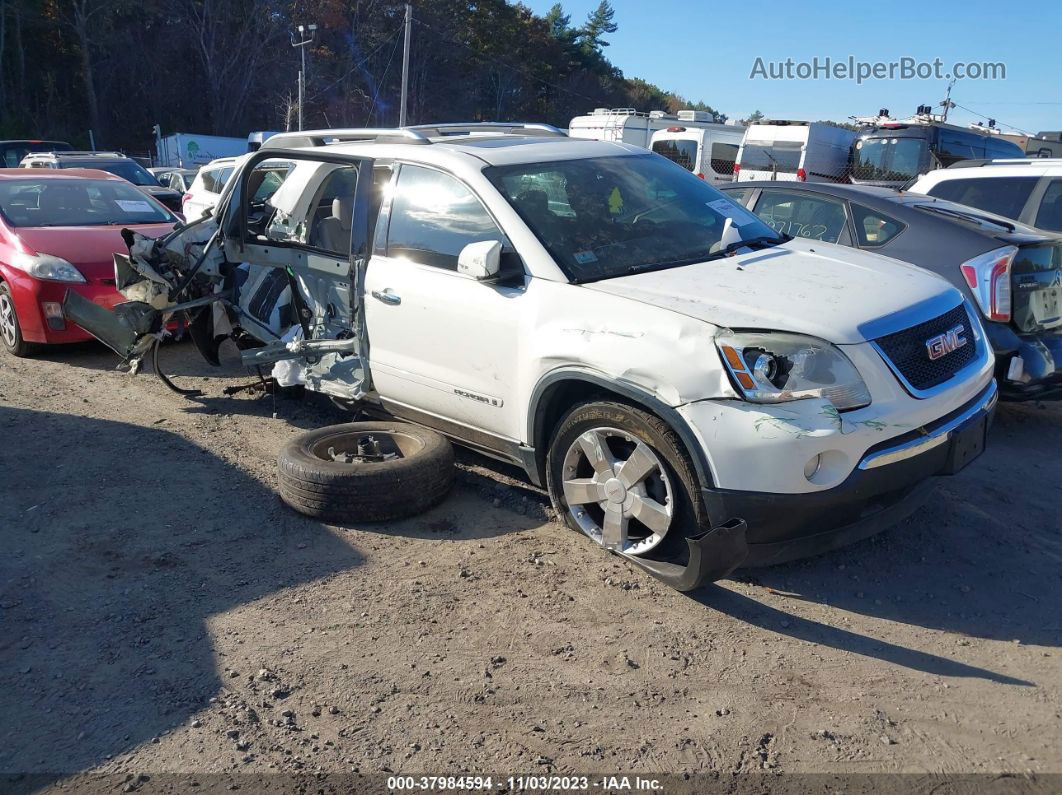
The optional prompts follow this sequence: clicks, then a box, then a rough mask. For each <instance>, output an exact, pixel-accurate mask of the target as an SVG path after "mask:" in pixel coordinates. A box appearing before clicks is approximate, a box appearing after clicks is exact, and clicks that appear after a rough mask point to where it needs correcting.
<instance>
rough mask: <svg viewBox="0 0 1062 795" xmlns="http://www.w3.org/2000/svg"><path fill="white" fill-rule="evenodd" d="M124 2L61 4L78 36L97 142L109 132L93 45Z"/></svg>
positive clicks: (61, 15)
mask: <svg viewBox="0 0 1062 795" xmlns="http://www.w3.org/2000/svg"><path fill="white" fill-rule="evenodd" d="M121 5H123V4H122V3H115V2H114V0H66V2H63V3H59V4H58V8H59V20H60V22H61V23H63V24H64V25H66V26H67V27H69V28H70V29H71V30H72V31H73V33H74V36H75V38H76V39H77V45H78V50H79V56H80V60H81V64H80V65H81V80H82V83H83V84H84V89H85V104H86V106H87V107H88V114H89V119H88V121H89V127H90V129H92V130H94V131H95V135H96V142H97V143H99V142H100V141H101V140H102V139H103V138H104V137H105V135H106V132H105V131H104V130H103V129H102V120H101V118H100V106H99V100H98V99H97V96H96V73H95V59H94V58H93V55H92V51H93V48H94V47H95V46H96V45H97V44H98V43H99V42H98V37H99V36H100V32H101V30H102V29H103V27H104V23H105V22H106V17H107V15H108V12H110V13H114V12H115V11H116V10H118V9H117V7H118V6H121Z"/></svg>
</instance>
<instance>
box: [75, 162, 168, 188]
mask: <svg viewBox="0 0 1062 795" xmlns="http://www.w3.org/2000/svg"><path fill="white" fill-rule="evenodd" d="M63 168H97V169H99V170H100V171H106V172H107V173H108V174H114V175H115V176H117V177H121V178H122V179H124V180H125V181H126V182H132V183H133V184H134V185H146V186H149V187H152V188H157V187H159V181H158V180H157V179H155V177H153V176H152V175H151V173H150V172H149V171H148V170H147V169H146V168H144V167H143V166H141V165H140V164H139V163H135V162H133V161H132V160H119V161H117V162H111V163H99V162H94V161H92V160H64V161H63Z"/></svg>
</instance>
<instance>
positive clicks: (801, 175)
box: [797, 168, 808, 182]
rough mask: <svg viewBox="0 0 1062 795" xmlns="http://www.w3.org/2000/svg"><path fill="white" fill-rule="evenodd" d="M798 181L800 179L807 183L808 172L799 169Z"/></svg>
mask: <svg viewBox="0 0 1062 795" xmlns="http://www.w3.org/2000/svg"><path fill="white" fill-rule="evenodd" d="M797 179H799V180H800V181H801V182H806V181H807V179H808V172H806V171H805V170H804V169H802V168H798V169H797Z"/></svg>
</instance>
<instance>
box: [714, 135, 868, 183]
mask: <svg viewBox="0 0 1062 795" xmlns="http://www.w3.org/2000/svg"><path fill="white" fill-rule="evenodd" d="M855 138H856V134H855V133H854V132H853V131H852V130H846V129H844V128H842V127H834V126H833V125H832V124H825V123H823V122H818V121H767V122H761V123H759V124H751V125H749V127H748V129H747V130H746V131H745V139H744V140H743V141H742V143H741V151H740V152H738V161H737V164H736V165H735V166H734V174H735V175H736V181H737V182H748V181H750V180H754V179H776V180H780V181H788V182H795V181H798V180H799V181H800V182H845V181H847V179H848V158H849V153H850V152H851V150H852V142H853V141H855Z"/></svg>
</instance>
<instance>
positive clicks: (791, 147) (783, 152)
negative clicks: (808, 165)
mask: <svg viewBox="0 0 1062 795" xmlns="http://www.w3.org/2000/svg"><path fill="white" fill-rule="evenodd" d="M803 146H804V145H803V144H802V143H800V141H776V142H774V143H766V142H761V141H748V142H746V144H745V148H744V149H742V151H741V168H742V169H744V170H745V171H750V170H751V171H770V172H772V173H777V174H795V173H796V172H797V169H798V168H800V155H801V149H802V148H803Z"/></svg>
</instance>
